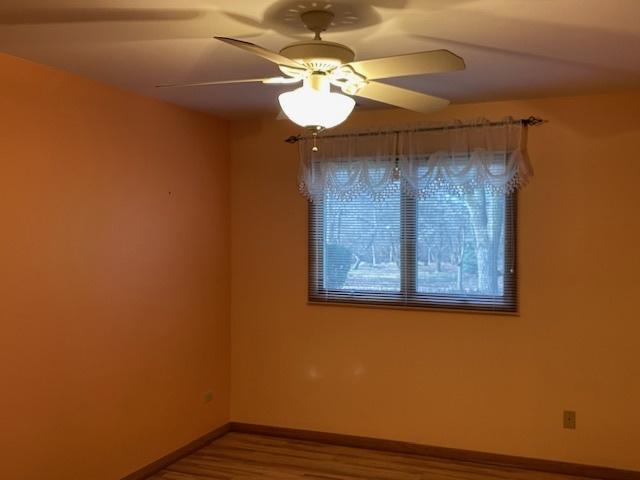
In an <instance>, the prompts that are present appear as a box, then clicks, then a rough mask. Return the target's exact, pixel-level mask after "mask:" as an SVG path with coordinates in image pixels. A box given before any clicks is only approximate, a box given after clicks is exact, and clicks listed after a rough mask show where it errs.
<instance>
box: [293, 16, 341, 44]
mask: <svg viewBox="0 0 640 480" xmlns="http://www.w3.org/2000/svg"><path fill="white" fill-rule="evenodd" d="M334 17H335V15H334V14H333V12H331V11H329V10H309V11H308V12H304V13H302V14H301V15H300V18H301V19H302V23H304V24H305V26H306V27H307V28H308V29H309V30H311V31H312V32H313V33H315V34H316V36H315V38H314V40H322V39H321V38H320V34H321V33H322V32H324V31H326V30H327V29H328V28H329V26H331V22H333V18H334Z"/></svg>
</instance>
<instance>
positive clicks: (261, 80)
mask: <svg viewBox="0 0 640 480" xmlns="http://www.w3.org/2000/svg"><path fill="white" fill-rule="evenodd" d="M301 80H302V79H301V78H287V77H272V78H245V79H242V80H216V81H213V82H196V83H171V84H167V85H156V88H170V87H206V86H207V85H228V84H232V83H266V84H277V85H280V84H284V83H297V82H299V81H301Z"/></svg>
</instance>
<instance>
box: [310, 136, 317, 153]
mask: <svg viewBox="0 0 640 480" xmlns="http://www.w3.org/2000/svg"><path fill="white" fill-rule="evenodd" d="M317 140H318V132H313V147H311V151H312V152H317V151H318V145H317V143H316V141H317Z"/></svg>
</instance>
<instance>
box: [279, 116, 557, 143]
mask: <svg viewBox="0 0 640 480" xmlns="http://www.w3.org/2000/svg"><path fill="white" fill-rule="evenodd" d="M547 121H548V120H543V119H542V118H538V117H534V116H533V115H532V116H530V117H528V118H520V119H517V120H513V121H511V122H490V123H485V124H484V125H489V126H490V127H496V126H499V125H515V124H518V123H521V124H522V125H526V126H528V127H535V126H536V125H540V124H542V123H546V122H547ZM484 125H479V126H484ZM473 126H474V125H472V124H462V125H453V126H447V127H425V128H418V129H415V130H412V129H406V130H389V131H388V132H387V133H402V132H433V131H438V130H454V129H458V128H470V127H473ZM377 134H378V132H362V133H355V134H353V133H343V134H336V135H322V136H318V138H320V139H322V138H340V137H350V136H354V135H355V136H357V137H368V136H371V135H377ZM310 138H311V137H304V136H302V135H291V136H290V137H289V138H286V139H285V142H287V143H298V142H299V141H300V140H306V139H310Z"/></svg>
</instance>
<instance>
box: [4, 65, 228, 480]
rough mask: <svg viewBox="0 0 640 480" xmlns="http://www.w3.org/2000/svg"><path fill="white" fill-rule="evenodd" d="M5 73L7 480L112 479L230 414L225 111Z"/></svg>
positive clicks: (70, 79)
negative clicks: (204, 111)
mask: <svg viewBox="0 0 640 480" xmlns="http://www.w3.org/2000/svg"><path fill="white" fill-rule="evenodd" d="M0 86H1V92H0V265H1V267H0V271H1V274H0V319H1V320H0V388H1V391H0V458H1V459H2V460H1V462H0V463H1V464H2V474H1V476H2V478H6V479H15V480H18V479H19V480H36V479H37V480H42V479H47V480H70V479H91V480H114V479H118V478H121V477H122V476H124V475H126V474H128V473H131V472H132V471H134V470H136V469H138V468H140V467H142V466H143V465H145V464H147V463H149V462H151V461H153V460H156V459H157V458H159V457H161V456H162V455H164V454H166V453H168V452H170V451H173V450H175V449H176V448H178V447H180V446H182V445H184V444H186V443H188V442H190V441H192V440H193V439H195V438H197V437H198V436H200V435H202V434H204V433H206V432H208V431H210V430H212V429H213V428H215V427H217V426H219V425H221V424H223V423H225V422H227V421H228V419H229V398H228V394H229V321H228V318H229V260H228V246H229V238H228V232H229V230H228V229H229V216H228V207H229V201H228V190H229V181H228V173H229V171H228V170H229V166H228V154H229V152H228V124H227V123H226V122H224V121H221V120H217V119H215V118H211V117H207V116H205V115H201V114H197V113H193V112H188V111H186V110H183V109H180V108H177V107H174V106H170V105H168V104H165V103H162V102H158V101H155V100H150V99H146V98H143V97H140V96H137V95H134V94H130V93H125V92H122V91H120V90H117V89H114V88H111V87H107V86H104V85H101V84H98V83H95V82H93V81H90V80H86V79H82V78H79V77H76V76H73V75H70V74H67V73H63V72H60V71H56V70H53V69H49V68H46V67H43V66H38V65H35V64H32V63H29V62H26V61H23V60H19V59H16V58H12V57H8V56H5V55H2V56H0ZM207 390H211V391H212V392H213V395H214V399H213V401H212V402H210V403H205V402H204V400H203V395H204V392H206V391H207Z"/></svg>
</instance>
